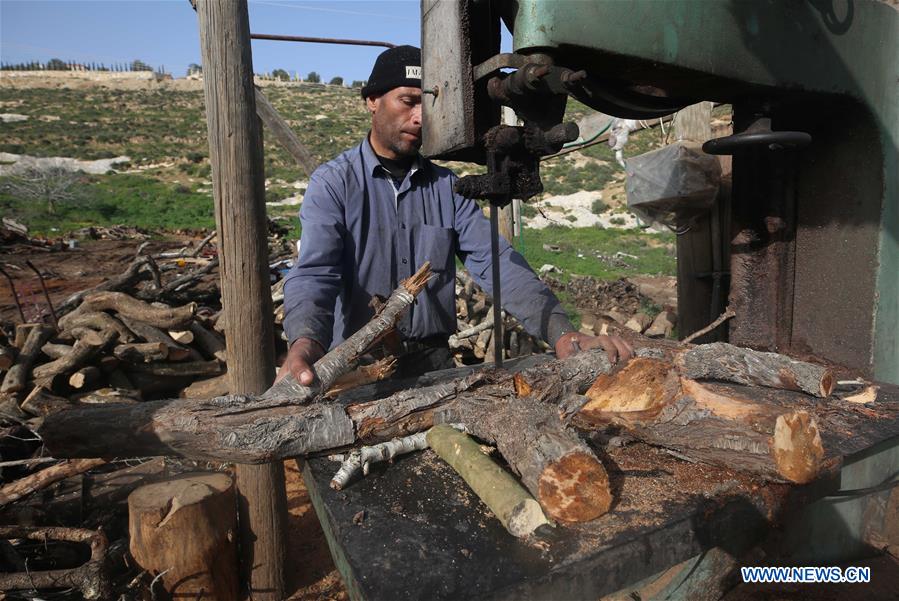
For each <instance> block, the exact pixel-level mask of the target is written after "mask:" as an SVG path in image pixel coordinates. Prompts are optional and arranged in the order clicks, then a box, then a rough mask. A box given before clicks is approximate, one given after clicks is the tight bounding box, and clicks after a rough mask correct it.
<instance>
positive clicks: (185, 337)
mask: <svg viewBox="0 0 899 601" xmlns="http://www.w3.org/2000/svg"><path fill="white" fill-rule="evenodd" d="M169 336H171V337H172V339H173V340H174V341H175V342H177V343H178V344H190V343H191V342H193V341H194V334H193V332H191V331H190V330H169Z"/></svg>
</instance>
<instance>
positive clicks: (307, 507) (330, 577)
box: [284, 461, 348, 601]
mask: <svg viewBox="0 0 899 601" xmlns="http://www.w3.org/2000/svg"><path fill="white" fill-rule="evenodd" d="M284 476H285V479H286V482H287V511H288V516H287V523H288V526H289V528H290V534H289V536H288V538H287V578H288V586H289V588H288V590H289V591H290V597H289V600H290V601H301V600H306V599H335V600H340V601H343V600H345V599H347V598H348V596H347V592H346V589H345V588H344V587H343V582H341V580H340V575H339V574H338V573H337V569H336V568H335V567H334V562H333V561H332V559H331V553H330V551H328V543H327V541H326V540H325V533H324V532H323V531H322V527H321V525H320V524H319V522H318V518H317V517H316V515H315V510H314V509H313V508H312V502H311V501H310V500H309V493H308V491H307V490H306V485H305V484H303V476H302V474H300V470H299V468H298V467H297V464H296V462H295V461H286V462H285V463H284Z"/></svg>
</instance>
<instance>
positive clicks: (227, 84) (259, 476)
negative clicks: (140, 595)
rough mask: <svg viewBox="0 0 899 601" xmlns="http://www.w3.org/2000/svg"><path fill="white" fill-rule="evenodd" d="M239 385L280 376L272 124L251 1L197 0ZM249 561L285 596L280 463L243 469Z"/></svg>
mask: <svg viewBox="0 0 899 601" xmlns="http://www.w3.org/2000/svg"><path fill="white" fill-rule="evenodd" d="M196 6H197V15H198V17H199V24H200V45H201V48H202V56H203V74H204V77H203V80H204V90H205V98H206V119H207V124H208V132H209V157H210V162H211V163H212V189H213V195H214V198H215V221H216V227H217V229H218V232H219V244H220V251H219V252H220V255H219V258H220V270H221V274H222V275H221V277H222V284H221V289H222V306H223V308H224V310H225V312H226V313H227V316H228V318H227V323H226V328H225V334H226V340H227V342H226V344H227V353H228V357H229V358H230V359H231V361H229V365H228V375H229V378H230V389H231V390H232V391H233V392H241V393H250V394H255V393H261V392H263V391H264V390H266V389H267V388H268V387H269V385H270V384H271V382H272V380H273V377H274V373H275V357H274V345H273V341H274V334H273V323H272V300H271V289H270V283H269V275H268V235H267V231H268V228H267V226H266V217H265V175H264V172H263V163H262V128H261V126H260V123H259V120H258V118H257V116H256V99H255V88H254V87H253V61H252V54H251V50H250V26H249V15H248V12H247V1H246V0H197V3H196ZM237 483H238V488H239V493H238V505H239V519H240V530H241V532H240V534H241V537H240V559H241V565H242V569H243V573H244V576H245V577H246V578H247V579H248V584H249V589H250V595H251V597H252V598H253V599H266V600H267V599H271V600H279V599H283V598H284V597H285V596H286V595H285V577H284V576H285V575H284V554H285V549H286V547H285V533H286V519H287V499H286V494H285V489H284V470H283V467H282V464H281V463H280V462H276V463H272V464H268V465H263V466H238V468H237Z"/></svg>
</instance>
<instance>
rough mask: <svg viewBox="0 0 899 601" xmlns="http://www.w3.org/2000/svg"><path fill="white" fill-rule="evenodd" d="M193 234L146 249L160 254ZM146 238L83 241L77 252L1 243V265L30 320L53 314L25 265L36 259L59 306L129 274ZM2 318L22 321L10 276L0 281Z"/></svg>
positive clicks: (79, 243) (76, 248)
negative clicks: (115, 278) (132, 262)
mask: <svg viewBox="0 0 899 601" xmlns="http://www.w3.org/2000/svg"><path fill="white" fill-rule="evenodd" d="M189 240H190V238H189V237H187V236H183V237H172V238H167V239H165V240H160V241H156V240H154V241H151V242H150V244H149V245H148V247H147V248H146V251H145V252H148V253H158V252H161V251H164V250H170V249H176V248H181V247H182V246H184V245H185V244H186V243H187V242H188V241H189ZM142 242H143V240H85V241H80V240H79V241H78V242H77V243H76V247H75V248H74V249H72V250H69V249H68V248H66V249H65V250H53V251H46V250H43V249H40V248H37V247H34V246H29V245H25V244H13V245H6V246H2V247H0V267H2V268H3V270H4V271H6V273H8V274H9V276H10V277H11V278H12V280H13V282H14V284H15V287H16V292H17V293H18V295H19V302H20V303H21V304H22V311H23V312H24V314H25V318H26V319H27V320H28V321H38V320H40V319H41V317H46V316H48V315H49V310H48V309H47V302H46V300H45V299H44V294H43V292H42V290H41V284H40V280H39V279H38V277H37V276H36V275H35V273H34V271H32V270H31V269H30V268H29V267H28V266H27V264H26V262H27V261H31V263H32V265H34V266H35V267H36V268H37V269H38V270H39V271H40V272H41V274H42V275H43V276H44V282H45V284H46V286H47V290H48V292H49V293H50V300H51V302H53V304H54V306H56V305H58V304H59V303H61V302H62V301H63V300H65V299H66V298H67V297H68V296H69V295H71V294H73V293H75V292H79V291H81V290H85V289H87V288H91V287H93V286H96V285H97V284H100V283H101V282H103V281H105V280H106V279H108V278H110V277H112V276H116V275H119V274H121V273H122V272H124V271H125V270H126V269H127V268H128V265H129V264H130V263H131V261H133V260H134V257H135V255H136V253H137V248H138V246H139V245H140V244H141V243H142ZM0 320H2V321H4V322H13V323H21V317H20V316H19V312H18V309H16V305H15V302H14V301H13V296H12V291H11V290H10V288H9V283H8V281H6V278H2V279H0Z"/></svg>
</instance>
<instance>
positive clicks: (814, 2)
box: [513, 0, 899, 383]
mask: <svg viewBox="0 0 899 601" xmlns="http://www.w3.org/2000/svg"><path fill="white" fill-rule="evenodd" d="M513 45H514V49H515V51H516V52H523V53H528V52H532V51H535V50H540V51H541V52H547V53H549V54H556V55H557V56H558V57H560V58H561V59H562V60H560V62H563V63H564V59H565V58H569V59H572V60H577V61H588V63H589V64H585V63H584V62H581V63H580V64H578V67H579V68H585V67H586V68H588V69H590V70H591V71H593V72H595V73H597V74H600V75H606V76H615V77H629V76H632V77H634V78H635V79H644V78H645V76H646V74H647V73H651V72H652V70H656V71H657V72H659V73H661V72H666V75H665V77H666V78H667V80H668V81H674V82H675V85H676V84H677V83H678V82H680V83H681V84H683V82H685V81H686V82H689V81H693V82H696V83H701V85H702V89H703V91H704V93H706V94H707V98H708V99H712V100H719V101H726V102H730V101H734V100H737V99H739V97H740V96H741V95H746V94H748V93H755V94H759V93H760V92H761V93H762V94H763V93H764V90H765V89H767V90H769V91H770V92H772V93H773V92H776V93H779V94H783V93H784V92H790V91H795V92H811V93H825V94H838V95H842V96H848V97H851V98H854V99H856V100H857V101H859V102H860V103H862V104H863V105H864V106H865V107H866V109H867V111H868V112H869V113H870V115H871V118H872V119H873V120H874V122H875V123H876V124H877V127H878V131H879V135H880V143H881V149H880V150H881V153H880V158H881V160H882V163H883V173H884V180H883V181H884V190H883V195H882V216H881V222H880V236H879V243H878V256H877V262H878V268H877V269H878V272H877V284H876V310H875V315H874V317H873V320H872V321H871V326H870V327H872V328H873V330H874V336H873V338H874V344H873V348H872V355H873V357H872V363H873V375H874V377H875V378H876V379H879V380H883V381H887V382H893V383H899V334H897V332H899V150H897V148H899V10H897V9H896V8H895V7H893V6H890V5H888V4H886V3H882V2H875V1H868V2H851V1H849V2H831V1H828V0H808V1H801V0H792V1H772V0H630V1H628V2H621V1H617V0H606V1H603V0H582V1H578V2H561V1H554V0H553V1H548V0H519V1H518V2H517V12H516V13H515V19H514V42H513ZM641 65H643V68H642V69H641ZM642 83H647V82H646V81H642ZM872 154H873V153H872ZM845 177H851V174H846V175H845ZM847 278H848V279H849V280H851V274H847ZM846 284H847V283H846V282H834V285H846Z"/></svg>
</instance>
